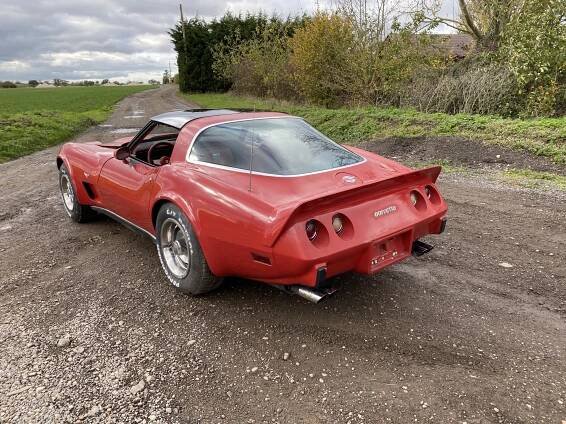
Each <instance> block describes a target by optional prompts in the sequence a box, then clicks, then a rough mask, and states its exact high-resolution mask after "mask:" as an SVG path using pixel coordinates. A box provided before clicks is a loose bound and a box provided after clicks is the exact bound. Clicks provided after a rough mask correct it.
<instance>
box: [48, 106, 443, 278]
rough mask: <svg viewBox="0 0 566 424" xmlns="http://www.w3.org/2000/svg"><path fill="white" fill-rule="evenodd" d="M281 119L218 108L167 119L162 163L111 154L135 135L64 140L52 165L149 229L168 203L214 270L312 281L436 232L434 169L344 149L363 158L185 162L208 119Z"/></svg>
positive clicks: (438, 211) (438, 202) (377, 259)
mask: <svg viewBox="0 0 566 424" xmlns="http://www.w3.org/2000/svg"><path fill="white" fill-rule="evenodd" d="M281 117H288V115H285V114H282V113H273V112H256V113H232V114H226V113H224V114H221V115H213V114H212V115H208V116H203V117H201V118H198V119H191V120H187V123H186V124H184V125H183V123H182V121H180V120H179V116H178V115H177V116H174V117H172V120H171V122H176V125H179V127H180V132H179V135H178V137H177V139H176V142H175V146H174V148H173V151H172V153H171V157H170V161H169V163H168V164H167V165H163V166H153V165H149V164H147V163H144V162H142V161H138V160H136V159H134V158H129V159H128V160H125V161H122V160H119V159H117V158H115V157H114V152H115V151H116V149H117V148H118V147H120V146H124V145H126V144H128V143H130V144H132V143H135V140H136V138H135V137H134V138H131V137H130V138H127V137H126V138H121V139H119V140H116V141H115V142H113V143H108V144H104V145H102V144H100V143H79V144H77V143H69V144H66V145H64V146H63V148H62V149H61V152H60V154H59V159H58V161H59V162H60V161H63V162H65V163H66V164H67V167H68V168H69V170H70V173H71V177H72V179H73V181H74V184H75V186H77V192H78V197H79V201H80V202H81V203H82V204H85V205H91V206H97V207H101V208H104V209H107V210H109V211H111V212H112V213H114V214H117V215H119V216H120V217H122V218H124V219H125V220H127V221H129V222H131V223H133V224H134V225H136V226H138V227H140V228H142V229H143V230H145V231H146V232H148V233H150V234H152V235H155V233H156V230H155V227H154V225H155V217H156V213H157V211H158V209H159V207H160V206H161V205H162V204H163V203H164V202H172V203H175V204H176V205H177V206H178V207H180V208H181V210H182V211H183V212H184V213H185V215H186V216H187V218H188V219H189V221H190V222H191V224H192V226H193V228H194V230H195V233H196V235H197V237H198V239H199V242H200V244H201V247H202V250H203V252H204V255H205V257H206V260H207V262H208V265H209V267H210V269H211V271H212V272H213V273H214V274H215V275H217V276H238V277H244V278H250V279H255V280H260V281H265V282H269V283H273V284H301V285H305V286H311V287H314V286H316V285H317V284H318V283H319V282H320V281H319V276H318V274H319V271H320V269H324V270H325V273H326V275H327V276H333V275H337V274H339V273H342V272H346V271H357V272H362V273H373V272H376V271H378V270H380V269H382V268H383V267H385V266H388V265H390V264H392V263H395V262H398V261H399V260H402V259H404V258H406V257H407V256H408V255H410V254H411V246H412V243H413V242H414V241H415V240H417V239H418V238H419V237H422V236H424V235H427V234H436V233H439V232H441V231H442V229H443V221H444V220H445V216H446V211H447V206H446V203H445V202H444V200H443V199H442V197H441V196H440V194H439V193H438V190H437V188H436V185H435V182H436V179H437V177H438V174H439V173H440V167H432V168H429V169H425V170H420V171H415V170H413V169H411V168H408V167H406V166H404V165H401V164H399V163H397V162H394V161H392V160H389V159H386V158H383V157H381V156H379V155H376V154H373V153H370V152H366V151H364V150H362V149H359V148H355V147H350V146H349V147H347V148H348V150H350V151H351V152H353V153H355V154H357V155H359V156H360V157H361V158H363V160H362V161H361V162H359V163H356V164H353V165H350V166H347V167H343V168H337V169H330V170H325V171H320V172H314V173H309V174H305V175H293V176H287V175H266V174H261V173H256V172H252V173H250V172H249V171H247V170H242V169H234V168H227V167H222V166H214V165H211V164H206V163H198V162H197V163H195V162H191V161H188V160H187V158H188V156H189V152H190V149H191V146H192V144H193V143H194V140H195V139H196V138H197V137H198V135H199V133H200V132H201V131H203V130H204V129H206V128H208V127H210V126H212V125H216V124H219V123H225V122H232V121H239V120H251V119H265V118H281ZM173 118H175V119H174V120H173ZM160 119H162V120H166V119H167V118H166V117H165V118H163V117H161V118H160ZM132 140H134V141H132ZM85 183H86V187H90V188H89V190H90V193H89V192H87V190H85V188H84V187H85ZM425 186H426V187H428V190H432V191H433V194H434V196H433V197H434V201H433V199H432V198H430V199H429V198H428V195H427V193H426V192H425ZM79 187H80V188H79ZM81 190H82V191H81ZM411 191H414V192H416V193H418V194H419V196H420V197H419V199H421V200H422V204H421V203H419V205H420V206H421V207H422V209H421V210H419V209H418V208H416V207H415V206H413V205H412V204H411V199H410V193H411ZM337 213H340V214H342V215H343V216H345V217H346V220H347V221H349V225H350V227H348V231H347V234H346V233H341V234H340V235H339V234H337V233H335V232H334V231H333V227H332V219H333V217H334V215H335V214H337ZM310 219H316V220H317V221H318V222H319V223H321V224H322V225H323V229H324V231H323V232H321V235H320V236H319V238H318V239H317V240H315V242H311V241H309V240H308V238H307V237H306V234H305V223H306V222H307V221H308V220H310ZM321 231H322V230H321Z"/></svg>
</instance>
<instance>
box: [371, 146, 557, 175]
mask: <svg viewBox="0 0 566 424" xmlns="http://www.w3.org/2000/svg"><path fill="white" fill-rule="evenodd" d="M360 147H361V148H362V149H366V150H369V151H371V152H374V153H377V154H380V155H383V156H386V157H389V158H393V159H397V160H402V161H405V162H409V163H417V162H435V161H447V162H448V163H449V164H451V165H456V166H466V167H471V168H478V167H479V168H484V167H486V168H487V167H489V168H499V169H502V170H505V169H507V168H522V169H532V170H535V171H547V172H554V173H557V174H560V175H566V167H565V166H563V165H558V164H555V163H553V162H552V161H550V160H548V159H546V158H543V157H540V156H535V155H533V154H529V153H525V152H518V151H515V150H512V149H508V148H505V147H501V146H497V145H491V144H485V143H482V142H481V141H474V140H468V139H465V138H460V137H414V138H398V137H390V138H385V139H382V140H373V141H368V142H366V143H363V144H362V145H360Z"/></svg>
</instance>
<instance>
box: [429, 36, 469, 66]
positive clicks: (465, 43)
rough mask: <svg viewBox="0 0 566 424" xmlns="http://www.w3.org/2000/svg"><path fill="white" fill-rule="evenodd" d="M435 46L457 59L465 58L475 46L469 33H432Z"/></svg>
mask: <svg viewBox="0 0 566 424" xmlns="http://www.w3.org/2000/svg"><path fill="white" fill-rule="evenodd" d="M429 37H430V38H431V40H432V46H433V48H436V49H437V50H439V51H440V52H441V53H444V54H445V55H446V56H448V57H451V58H453V59H455V60H460V59H463V58H465V57H466V56H467V55H468V54H469V53H470V52H471V51H472V50H473V49H474V47H475V42H474V39H473V38H472V36H470V35H468V34H430V35H429Z"/></svg>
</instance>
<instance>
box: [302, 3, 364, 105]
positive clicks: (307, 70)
mask: <svg viewBox="0 0 566 424" xmlns="http://www.w3.org/2000/svg"><path fill="white" fill-rule="evenodd" d="M291 48H292V54H291V66H292V68H293V70H294V78H295V81H296V83H297V86H298V89H299V91H300V92H301V93H302V95H303V96H304V97H305V99H307V100H308V101H310V102H312V103H315V104H319V105H323V106H337V105H340V104H343V103H346V102H347V100H348V99H350V98H351V97H352V91H355V90H353V89H352V87H355V85H356V78H357V77H358V75H357V73H356V72H355V70H356V63H355V62H356V55H355V52H356V45H355V40H354V36H353V31H352V23H351V21H350V20H349V19H347V18H345V17H344V16H340V15H339V14H337V13H332V12H320V11H319V12H317V13H316V14H315V15H314V17H313V18H312V20H311V21H310V22H309V23H307V24H306V25H305V26H304V27H303V28H300V29H298V30H297V31H296V32H295V35H294V36H293V38H292V39H291Z"/></svg>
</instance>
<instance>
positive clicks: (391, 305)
mask: <svg viewBox="0 0 566 424" xmlns="http://www.w3.org/2000/svg"><path fill="white" fill-rule="evenodd" d="M179 107H181V103H180V101H179V100H178V99H177V98H176V97H175V96H174V92H173V91H172V90H171V89H161V90H154V91H149V92H144V93H140V94H136V95H134V96H131V97H130V98H128V99H125V100H124V101H122V102H121V103H120V105H119V106H118V108H117V110H116V112H115V114H114V115H113V117H112V118H111V119H110V120H109V122H108V124H111V125H113V127H98V128H96V129H93V130H91V131H89V132H87V133H86V134H84V135H82V136H81V137H80V139H81V140H90V139H97V138H98V139H100V138H102V139H105V140H107V139H110V138H114V137H118V136H119V135H116V134H110V133H109V131H110V130H113V129H116V128H123V127H139V126H141V125H142V123H143V122H144V119H136V118H125V117H126V116H133V115H135V114H134V112H135V111H142V110H143V111H144V115H145V117H146V118H147V117H149V116H152V115H154V114H157V113H160V112H163V111H167V110H171V109H175V108H179ZM144 115H140V116H144ZM404 148H406V146H404ZM377 150H379V147H378V148H377ZM56 152H57V148H52V149H49V150H46V151H43V152H39V153H36V154H33V155H31V156H28V157H24V158H21V159H18V160H15V161H13V162H10V163H7V164H4V165H0V176H1V178H0V253H1V256H0V271H1V274H0V422H61V421H65V420H68V421H72V422H76V421H78V419H79V418H80V419H82V420H85V421H89V422H103V421H104V422H133V421H139V422H141V421H142V420H146V421H150V420H154V421H157V422H159V421H162V422H191V423H193V422H206V423H208V422H230V423H232V422H237V423H241V422H282V423H299V422H304V423H318V422H344V423H346V422H350V423H359V422H365V423H378V422H395V423H408V422H450V423H452V422H460V423H462V422H467V423H491V422H493V423H497V422H502V423H522V422H525V423H526V422H529V423H542V422H548V423H560V422H561V420H566V404H565V403H566V322H565V318H566V196H564V194H563V193H562V194H561V193H541V192H536V191H530V190H516V189H509V188H506V187H504V186H502V185H500V184H494V183H490V182H489V181H488V180H487V179H483V178H481V177H477V176H475V177H473V178H471V179H470V178H468V177H466V176H461V175H457V174H449V175H446V176H444V177H443V178H442V180H441V189H442V192H443V194H444V196H445V197H446V198H447V201H448V203H449V208H450V210H449V221H448V229H447V232H446V233H445V234H443V235H442V236H439V237H434V238H430V239H429V241H431V242H432V243H433V244H435V245H436V248H435V249H434V250H433V251H432V252H431V253H430V254H429V255H427V256H425V257H422V258H419V259H414V258H412V259H409V260H407V261H406V262H404V263H402V264H400V265H397V266H394V267H393V268H390V269H388V270H387V271H385V272H382V273H379V274H377V275H375V276H372V277H367V276H357V275H345V276H342V277H339V278H337V279H336V284H337V285H338V286H339V287H341V290H340V291H339V292H338V293H337V294H336V295H335V296H334V297H333V298H330V299H329V300H328V301H327V302H326V303H323V304H320V305H313V304H310V303H307V302H306V301H304V300H302V299H300V298H297V297H290V296H288V295H286V294H284V293H281V292H280V291H278V290H276V289H273V288H271V287H269V286H264V285H261V284H258V283H253V282H249V281H241V280H236V279H233V280H229V281H227V283H226V284H225V285H224V286H223V287H222V288H221V289H220V290H218V291H217V292H215V293H213V294H212V295H209V296H207V297H199V298H190V297H187V296H184V295H181V294H179V293H177V292H176V291H175V290H174V289H173V287H171V286H170V285H168V283H167V281H166V278H165V277H164V275H163V274H162V272H161V269H160V265H159V260H158V258H157V254H156V252H155V248H154V246H153V244H152V242H151V241H150V240H149V239H146V238H143V237H142V236H139V235H136V234H134V233H132V232H130V231H129V230H127V229H126V228H123V227H121V226H120V225H118V224H116V223H114V222H112V221H110V220H108V219H104V218H101V219H100V220H98V221H97V222H94V223H92V224H85V225H78V224H74V223H72V222H71V221H70V220H69V219H68V218H67V216H66V215H65V213H64V211H63V207H62V204H61V201H60V199H59V195H58V190H57V172H56V168H55V155H56ZM401 156H402V154H401ZM486 172H487V171H486ZM504 262H506V263H509V264H511V265H512V267H510V268H506V267H503V266H501V265H499V264H500V263H504ZM65 334H69V335H70V344H69V345H68V346H64V347H58V346H57V343H58V341H59V340H60V339H61V338H62V337H63V336H64V335H65ZM63 344H64V343H63ZM284 353H288V354H289V358H288V360H284V359H283V355H284ZM140 381H143V383H142V384H140ZM137 389H139V391H137V393H134V392H136V390H137Z"/></svg>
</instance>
